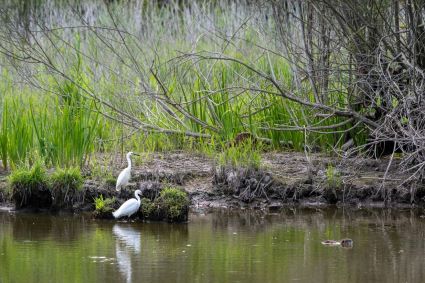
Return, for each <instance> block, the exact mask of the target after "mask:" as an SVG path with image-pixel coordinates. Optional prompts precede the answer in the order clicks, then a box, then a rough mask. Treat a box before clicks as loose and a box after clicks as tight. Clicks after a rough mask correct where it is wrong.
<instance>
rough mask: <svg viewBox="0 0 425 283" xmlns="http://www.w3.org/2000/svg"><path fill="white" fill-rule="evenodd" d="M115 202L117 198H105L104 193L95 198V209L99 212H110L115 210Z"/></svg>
mask: <svg viewBox="0 0 425 283" xmlns="http://www.w3.org/2000/svg"><path fill="white" fill-rule="evenodd" d="M114 203H115V198H114V197H113V198H105V199H104V198H103V195H100V196H99V197H97V198H95V199H94V206H95V211H96V212H97V213H108V212H111V211H112V210H113V207H112V206H113V204H114Z"/></svg>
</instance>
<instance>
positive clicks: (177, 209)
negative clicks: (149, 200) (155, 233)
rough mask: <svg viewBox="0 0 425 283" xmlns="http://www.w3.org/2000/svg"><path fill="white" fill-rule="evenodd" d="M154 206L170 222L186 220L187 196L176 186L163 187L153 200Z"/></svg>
mask: <svg viewBox="0 0 425 283" xmlns="http://www.w3.org/2000/svg"><path fill="white" fill-rule="evenodd" d="M154 206H155V207H157V208H158V209H159V210H160V213H159V215H162V216H163V217H164V218H166V219H167V220H168V221H170V222H174V221H179V222H181V221H185V220H187V213H188V209H189V198H188V196H187V193H185V192H184V191H182V190H179V189H177V188H165V189H164V190H162V191H161V193H160V194H159V197H158V198H157V199H156V200H155V204H154Z"/></svg>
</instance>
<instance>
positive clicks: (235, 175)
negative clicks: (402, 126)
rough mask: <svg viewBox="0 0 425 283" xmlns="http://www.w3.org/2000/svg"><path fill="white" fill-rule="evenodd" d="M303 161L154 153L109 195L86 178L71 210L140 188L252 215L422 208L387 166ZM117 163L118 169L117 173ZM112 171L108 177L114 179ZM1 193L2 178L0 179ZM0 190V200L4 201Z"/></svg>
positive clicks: (106, 187)
mask: <svg viewBox="0 0 425 283" xmlns="http://www.w3.org/2000/svg"><path fill="white" fill-rule="evenodd" d="M310 158H311V160H310V162H307V160H306V158H305V156H304V155H303V154H300V153H267V154H264V155H263V157H262V164H261V167H260V169H248V168H232V167H221V166H218V165H216V164H215V163H214V161H213V160H212V159H210V158H207V157H204V156H199V155H192V154H186V153H167V154H154V155H152V156H151V158H149V159H148V160H144V162H143V163H142V164H140V163H141V162H140V160H135V162H134V163H135V164H134V168H133V171H132V172H133V173H132V180H131V183H130V185H129V186H128V187H126V188H125V189H123V190H122V191H121V192H119V193H117V192H116V191H115V189H114V183H113V182H111V180H109V181H106V180H98V179H93V178H91V177H90V176H87V177H86V180H85V182H84V185H83V189H82V191H81V194H80V195H78V198H76V201H75V203H73V205H72V207H70V208H68V209H70V210H73V211H89V210H93V209H94V201H93V200H94V199H95V198H96V197H99V196H100V195H102V196H103V197H105V198H112V197H115V199H116V202H115V203H114V208H116V207H118V206H119V204H121V203H123V202H124V201H125V200H126V199H129V198H132V197H133V192H134V191H135V190H136V189H142V190H143V194H144V197H146V198H149V199H153V198H154V197H155V196H157V195H158V194H159V192H160V191H161V190H162V189H163V188H165V187H170V186H173V187H178V188H181V189H183V190H185V191H186V192H187V193H188V194H189V197H190V202H191V206H192V207H193V208H201V209H203V208H218V207H219V208H254V209H268V210H278V209H280V208H282V207H285V206H300V207H310V206H312V207H318V206H327V205H337V206H353V207H362V206H365V207H384V206H386V207H425V186H423V185H418V184H417V183H415V184H413V183H409V182H404V181H405V180H406V179H407V175H406V174H403V173H402V172H401V170H400V169H399V162H398V160H393V164H392V166H391V167H390V168H389V170H388V172H387V173H386V178H385V182H383V180H384V176H385V172H386V170H387V165H388V162H389V161H388V159H380V160H375V159H367V158H349V159H339V158H335V157H330V156H326V155H322V154H313V155H311V156H310ZM124 166H125V164H123V167H124ZM119 170H120V169H119V168H117V170H115V172H114V173H113V175H114V176H117V175H118V173H119ZM1 182H2V183H1V184H2V187H3V188H4V186H5V179H4V178H2V179H1ZM7 199H8V198H7V197H6V195H5V193H4V190H2V191H1V193H0V201H1V202H6V201H7Z"/></svg>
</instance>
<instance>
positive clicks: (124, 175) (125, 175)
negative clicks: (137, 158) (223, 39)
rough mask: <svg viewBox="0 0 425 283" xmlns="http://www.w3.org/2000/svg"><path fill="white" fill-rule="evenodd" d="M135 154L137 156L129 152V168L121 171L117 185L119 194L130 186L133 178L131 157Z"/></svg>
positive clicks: (116, 188)
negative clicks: (129, 182) (122, 189)
mask: <svg viewBox="0 0 425 283" xmlns="http://www.w3.org/2000/svg"><path fill="white" fill-rule="evenodd" d="M132 154H134V155H137V154H135V153H133V152H131V151H130V152H129V153H127V156H126V157H127V163H128V166H127V168H125V169H124V170H122V171H121V173H120V174H119V175H118V178H117V185H116V186H115V190H117V191H118V192H119V191H120V190H121V188H122V187H125V186H127V185H128V181H130V178H131V158H130V156H131V155H132Z"/></svg>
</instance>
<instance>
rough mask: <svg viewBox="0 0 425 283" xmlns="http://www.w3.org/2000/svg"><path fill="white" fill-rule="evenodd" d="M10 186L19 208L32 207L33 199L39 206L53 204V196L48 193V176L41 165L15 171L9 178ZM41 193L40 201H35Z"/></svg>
mask: <svg viewBox="0 0 425 283" xmlns="http://www.w3.org/2000/svg"><path fill="white" fill-rule="evenodd" d="M8 184H9V187H10V189H11V191H12V199H13V200H14V202H15V205H16V207H17V208H21V207H24V206H27V205H31V204H32V203H31V198H32V199H33V202H36V205H37V206H50V204H51V196H50V193H48V188H49V180H48V176H47V173H46V170H45V168H44V167H43V165H41V164H40V163H36V164H35V165H34V166H33V167H32V168H31V169H28V168H25V167H21V168H18V169H15V170H14V171H12V173H11V174H10V175H9V177H8ZM39 192H42V195H41V196H40V198H39V199H37V200H34V196H36V195H38V193H39ZM43 192H44V193H43ZM41 202H42V203H41Z"/></svg>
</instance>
